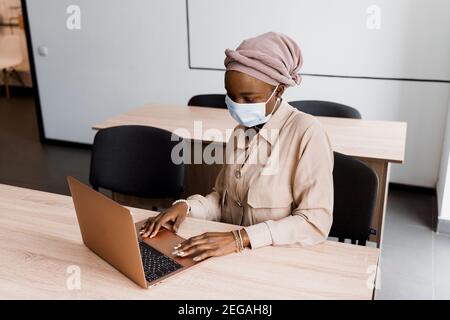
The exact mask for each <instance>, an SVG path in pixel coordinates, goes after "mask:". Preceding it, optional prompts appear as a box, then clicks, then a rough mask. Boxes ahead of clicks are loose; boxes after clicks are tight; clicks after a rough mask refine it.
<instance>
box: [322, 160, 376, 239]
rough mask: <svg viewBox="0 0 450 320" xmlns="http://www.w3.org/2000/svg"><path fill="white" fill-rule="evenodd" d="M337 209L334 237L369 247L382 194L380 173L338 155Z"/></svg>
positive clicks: (334, 214)
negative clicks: (374, 218) (369, 238)
mask: <svg viewBox="0 0 450 320" xmlns="http://www.w3.org/2000/svg"><path fill="white" fill-rule="evenodd" d="M333 182H334V209H333V225H332V227H331V231H330V236H331V237H336V238H338V239H339V241H341V242H343V241H344V239H350V240H351V242H352V243H353V244H356V241H358V244H359V245H366V240H367V239H368V237H369V229H370V223H371V219H372V213H373V210H374V207H375V202H376V198H377V192H378V177H377V175H376V173H375V172H374V171H373V170H372V169H371V168H370V167H368V166H367V165H366V164H364V163H363V162H361V161H359V160H356V159H353V158H351V157H350V156H346V155H344V154H341V153H338V152H334V169H333Z"/></svg>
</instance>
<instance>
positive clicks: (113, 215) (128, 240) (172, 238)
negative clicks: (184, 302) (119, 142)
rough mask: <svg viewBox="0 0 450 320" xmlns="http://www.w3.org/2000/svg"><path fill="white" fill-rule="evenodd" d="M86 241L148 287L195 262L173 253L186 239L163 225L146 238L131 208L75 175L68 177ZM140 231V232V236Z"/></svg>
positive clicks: (101, 254) (139, 283) (124, 271)
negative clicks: (81, 180) (134, 220)
mask: <svg viewBox="0 0 450 320" xmlns="http://www.w3.org/2000/svg"><path fill="white" fill-rule="evenodd" d="M67 182H68V184H69V189H70V193H71V194H72V199H73V203H74V206H75V211H76V214H77V219H78V224H79V226H80V231H81V235H82V238H83V242H84V244H85V245H86V246H87V247H88V248H89V249H90V250H92V251H93V252H94V253H96V254H97V255H98V256H100V257H101V258H102V259H104V260H105V261H106V262H108V263H109V264H111V265H112V266H113V267H115V268H116V269H117V270H119V271H120V272H121V273H123V274H124V275H125V276H127V277H128V278H130V279H131V280H133V281H134V282H135V283H137V284H138V285H139V286H141V287H143V288H148V287H150V286H153V285H156V284H158V283H161V282H162V281H164V280H166V279H167V278H169V277H172V276H174V275H176V274H179V273H180V272H182V271H185V270H186V269H188V268H190V267H192V266H194V265H195V264H197V263H200V262H195V261H194V260H192V259H191V258H182V257H178V256H173V255H172V254H171V253H172V252H173V247H174V246H175V245H177V244H178V243H181V242H182V241H184V240H185V239H184V238H182V237H180V236H178V235H176V234H175V233H173V232H172V231H171V230H170V226H167V225H166V226H164V227H162V228H161V229H160V231H159V232H158V234H157V235H156V236H155V237H153V238H151V239H150V238H145V239H143V238H142V237H141V236H140V235H139V229H140V227H141V226H142V225H143V224H144V222H145V221H140V222H137V223H136V224H135V223H134V222H133V219H132V215H131V212H130V211H129V210H128V209H127V208H125V207H123V206H121V205H120V204H118V203H117V202H115V201H113V200H111V199H110V198H108V197H106V196H105V195H103V194H101V193H99V192H97V191H95V190H93V189H92V188H90V187H89V186H87V185H85V184H84V183H82V182H80V181H78V180H77V179H75V178H73V177H67ZM138 235H139V236H138Z"/></svg>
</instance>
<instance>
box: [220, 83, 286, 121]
mask: <svg viewBox="0 0 450 320" xmlns="http://www.w3.org/2000/svg"><path fill="white" fill-rule="evenodd" d="M277 87H278V86H277ZM276 90H277V88H275V89H274V90H273V92H272V94H271V95H270V97H269V99H267V100H266V102H257V103H237V102H234V101H233V100H231V98H230V97H229V96H228V95H227V96H226V97H225V103H226V105H227V107H228V111H229V112H230V114H231V116H232V117H233V119H234V120H236V121H237V122H239V123H240V124H242V125H243V126H245V127H247V128H249V127H253V126H256V125H259V124H263V123H266V122H267V121H269V119H270V117H271V116H272V114H269V115H267V116H266V104H267V102H269V101H270V99H272V97H273V95H274V93H275V91H276Z"/></svg>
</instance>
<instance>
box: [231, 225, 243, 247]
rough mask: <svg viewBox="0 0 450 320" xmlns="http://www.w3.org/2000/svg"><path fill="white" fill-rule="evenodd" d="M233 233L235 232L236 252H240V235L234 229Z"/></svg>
mask: <svg viewBox="0 0 450 320" xmlns="http://www.w3.org/2000/svg"><path fill="white" fill-rule="evenodd" d="M231 233H232V234H233V237H234V242H235V244H236V252H240V251H241V248H240V245H239V236H238V235H237V231H236V230H233V231H231Z"/></svg>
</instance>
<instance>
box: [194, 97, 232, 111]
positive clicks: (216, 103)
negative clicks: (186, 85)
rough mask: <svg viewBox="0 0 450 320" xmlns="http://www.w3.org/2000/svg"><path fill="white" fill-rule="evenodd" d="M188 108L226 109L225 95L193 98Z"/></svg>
mask: <svg viewBox="0 0 450 320" xmlns="http://www.w3.org/2000/svg"><path fill="white" fill-rule="evenodd" d="M188 106H198V107H212V108H226V107H227V105H226V104H225V95H224V94H199V95H196V96H193V97H192V98H191V99H190V100H189V102H188Z"/></svg>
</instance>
